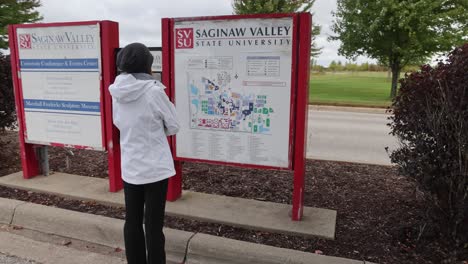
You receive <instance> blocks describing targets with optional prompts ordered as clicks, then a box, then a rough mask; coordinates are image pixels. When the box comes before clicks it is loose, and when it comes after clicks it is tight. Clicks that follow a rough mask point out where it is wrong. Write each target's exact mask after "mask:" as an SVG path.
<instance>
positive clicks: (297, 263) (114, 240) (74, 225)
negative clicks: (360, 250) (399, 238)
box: [0, 198, 369, 264]
mask: <svg viewBox="0 0 468 264" xmlns="http://www.w3.org/2000/svg"><path fill="white" fill-rule="evenodd" d="M0 224H8V225H10V224H11V225H14V226H21V227H23V228H27V229H31V230H36V231H39V232H43V233H48V234H56V235H59V236H63V237H69V238H73V239H79V240H84V241H89V242H92V243H96V244H102V245H106V246H110V247H120V248H123V241H122V229H123V221H122V220H118V219H113V218H107V217H103V216H98V215H92V214H85V213H79V212H75V211H69V210H64V209H59V208H53V207H48V206H43V205H38V204H31V203H26V202H21V201H15V200H9V199H3V198H0ZM165 233H166V251H167V255H168V260H169V262H170V263H186V264H198V263H200V264H202V263H203V264H211V263H212V264H215V263H216V264H231V263H232V264H241V263H242V264H245V263H252V264H266V263H272V264H285V263H288V264H306V263H308V264H364V263H369V262H364V261H358V260H350V259H344V258H337V257H329V256H323V255H317V254H312V253H306V252H301V251H295V250H289V249H281V248H275V247H271V246H265V245H260V244H254V243H248V242H242V241H236V240H232V239H227V238H222V237H216V236H211V235H205V234H199V233H191V232H184V231H179V230H173V229H166V230H165ZM2 236H9V235H8V234H2V233H0V247H1V248H3V246H4V247H5V248H8V250H6V251H7V252H6V253H10V254H11V253H14V252H18V251H19V250H22V249H21V247H22V245H25V244H28V243H31V241H25V240H22V239H21V238H14V239H15V240H14V241H19V242H14V243H10V244H9V245H7V244H5V242H3V243H4V244H2V242H1V241H2V240H4V241H9V240H10V239H8V237H6V240H5V239H3V238H2ZM15 243H16V244H15ZM33 244H34V243H33ZM4 250H5V249H4ZM35 250H36V251H37V250H38V249H37V248H36V249H35ZM23 251H24V248H23ZM39 251H40V252H36V253H34V250H31V252H30V255H28V256H24V255H21V256H22V257H27V258H29V259H34V260H38V259H37V257H35V256H33V255H36V254H38V255H39V256H41V254H42V255H44V253H45V252H42V250H39ZM46 252H48V254H46V255H45V256H43V257H41V258H39V260H40V261H41V262H44V263H72V262H67V261H65V262H48V261H49V259H56V258H62V259H64V257H66V256H67V254H75V253H76V252H73V250H72V251H70V252H67V250H65V249H63V248H59V249H57V248H54V247H52V248H51V249H48V250H47V251H46ZM22 254H25V253H24V252H22ZM101 257H102V256H99V255H92V256H86V255H83V256H82V258H81V259H80V260H81V261H82V262H76V263H121V262H118V261H119V260H116V261H117V262H104V260H103V262H89V261H87V260H86V259H85V258H93V259H94V258H101ZM93 261H94V260H93ZM106 261H107V260H106ZM73 263H75V262H73Z"/></svg>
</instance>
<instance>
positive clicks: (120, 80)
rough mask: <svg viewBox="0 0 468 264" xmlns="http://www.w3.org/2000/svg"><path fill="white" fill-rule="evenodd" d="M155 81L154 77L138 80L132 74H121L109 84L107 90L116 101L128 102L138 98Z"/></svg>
mask: <svg viewBox="0 0 468 264" xmlns="http://www.w3.org/2000/svg"><path fill="white" fill-rule="evenodd" d="M155 82H156V80H154V79H149V78H145V79H144V80H139V79H136V78H135V76H133V75H132V74H121V75H119V76H117V78H115V82H114V83H113V84H112V85H111V86H109V92H110V94H111V95H112V97H113V98H114V99H116V100H117V101H118V102H120V103H129V102H133V101H135V100H137V99H138V98H140V96H142V95H143V94H144V93H145V92H146V91H147V90H148V89H149V88H151V86H152V85H154V83H155Z"/></svg>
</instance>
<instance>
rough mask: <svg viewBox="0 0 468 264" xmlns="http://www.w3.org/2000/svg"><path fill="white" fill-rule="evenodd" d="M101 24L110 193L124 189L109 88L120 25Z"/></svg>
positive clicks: (117, 135)
mask: <svg viewBox="0 0 468 264" xmlns="http://www.w3.org/2000/svg"><path fill="white" fill-rule="evenodd" d="M100 24H101V45H102V48H101V54H102V56H101V58H102V89H103V91H102V96H104V120H105V132H106V133H105V138H106V148H107V157H108V166H109V191H111V192H117V191H119V190H121V189H122V188H123V182H122V172H121V167H120V141H119V130H118V129H117V127H115V126H114V124H113V122H112V97H111V95H110V93H109V86H110V85H111V84H112V83H113V82H114V79H115V75H116V67H115V54H114V53H115V50H116V49H117V48H118V47H119V24H118V23H116V22H113V21H102V22H100Z"/></svg>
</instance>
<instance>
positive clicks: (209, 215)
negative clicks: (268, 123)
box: [0, 172, 336, 239]
mask: <svg viewBox="0 0 468 264" xmlns="http://www.w3.org/2000/svg"><path fill="white" fill-rule="evenodd" d="M0 185H3V186H7V187H13V188H18V189H24V190H31V191H36V192H44V193H51V194H55V195H59V196H63V197H69V198H73V199H79V200H91V201H97V202H99V203H102V204H108V205H112V206H124V199H123V192H118V193H110V192H108V180H106V179H100V178H93V177H84V176H77V175H70V174H65V173H54V174H52V175H50V176H37V177H34V178H32V179H29V180H25V179H23V178H22V173H21V172H18V173H14V174H11V175H7V176H3V177H0ZM290 210H291V206H290V205H287V204H278V203H271V202H262V201H256V200H250V199H242V198H234V197H227V196H220V195H211V194H204V193H196V192H184V193H183V196H182V198H181V199H179V200H177V201H176V202H169V203H167V205H166V213H167V215H170V216H177V217H181V218H187V219H195V220H202V221H205V222H214V223H222V224H228V225H232V226H238V227H243V228H248V229H254V230H264V231H268V232H274V233H283V234H294V235H301V236H308V237H321V238H325V239H334V238H335V224H336V211H334V210H328V209H320V208H312V207H304V217H303V221H300V222H295V221H292V220H291V218H290V216H289V212H290Z"/></svg>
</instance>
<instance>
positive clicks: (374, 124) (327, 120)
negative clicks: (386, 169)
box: [307, 110, 398, 165]
mask: <svg viewBox="0 0 468 264" xmlns="http://www.w3.org/2000/svg"><path fill="white" fill-rule="evenodd" d="M387 123H388V120H387V115H386V114H377V113H375V114H370V113H356V112H342V111H324V110H310V111H309V133H308V134H309V135H308V136H309V137H308V142H307V157H308V158H313V159H324V160H338V161H349V162H360V163H370V164H381V165H390V164H391V163H390V159H389V157H388V154H387V152H386V151H385V147H387V146H388V147H390V149H395V148H396V146H398V145H397V140H396V139H395V138H394V137H393V136H391V135H389V134H388V133H389V132H390V129H389V127H387V126H386V124H387Z"/></svg>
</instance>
